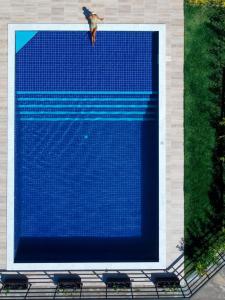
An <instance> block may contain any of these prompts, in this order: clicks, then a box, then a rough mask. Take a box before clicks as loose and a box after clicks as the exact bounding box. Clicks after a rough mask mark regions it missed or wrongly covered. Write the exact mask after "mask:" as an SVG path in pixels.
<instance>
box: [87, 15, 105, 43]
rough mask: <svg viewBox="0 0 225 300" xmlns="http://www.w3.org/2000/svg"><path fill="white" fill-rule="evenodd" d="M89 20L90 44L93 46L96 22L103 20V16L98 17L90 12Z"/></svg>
mask: <svg viewBox="0 0 225 300" xmlns="http://www.w3.org/2000/svg"><path fill="white" fill-rule="evenodd" d="M89 20H90V31H91V42H92V46H94V44H95V41H96V32H97V29H98V26H97V23H98V21H103V20H104V18H100V17H99V16H98V15H97V14H95V13H93V12H92V13H91V14H90V16H89Z"/></svg>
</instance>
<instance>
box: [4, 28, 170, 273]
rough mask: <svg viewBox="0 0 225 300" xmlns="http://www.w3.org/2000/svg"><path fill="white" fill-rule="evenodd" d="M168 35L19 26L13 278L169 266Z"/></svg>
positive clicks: (12, 113) (13, 71)
mask: <svg viewBox="0 0 225 300" xmlns="http://www.w3.org/2000/svg"><path fill="white" fill-rule="evenodd" d="M164 122H165V28H164V26H163V25H154V26H153V25H101V26H99V31H98V33H97V41H96V45H95V46H94V47H92V46H91V42H90V36H89V32H88V27H87V26H85V25H44V24H42V25H38V24H36V25H35V24H34V25H28V24H26V25H21V24H20V25H10V27H9V129H8V131H9V133H8V139H9V143H8V145H9V149H8V153H9V154H8V159H9V161H8V200H7V202H8V213H7V218H8V223H7V226H8V228H7V234H8V236H7V239H8V244H7V263H8V268H9V269H19V268H20V269H21V268H22V269H23V268H24V269H65V268H66V269H69V268H71V269H76V268H85V269H89V268H101V269H103V268H118V267H119V268H136V267H137V268H150V267H152V268H159V267H163V266H164V265H165V128H164V126H165V125H164Z"/></svg>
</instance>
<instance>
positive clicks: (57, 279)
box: [53, 274, 83, 299]
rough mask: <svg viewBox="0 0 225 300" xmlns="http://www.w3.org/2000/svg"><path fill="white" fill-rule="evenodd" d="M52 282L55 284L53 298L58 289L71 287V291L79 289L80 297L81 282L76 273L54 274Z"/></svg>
mask: <svg viewBox="0 0 225 300" xmlns="http://www.w3.org/2000/svg"><path fill="white" fill-rule="evenodd" d="M53 281H54V283H55V284H56V289H55V294H54V299H55V297H56V294H57V292H58V291H59V290H61V289H62V290H63V291H64V290H67V289H72V290H73V292H74V291H75V290H80V295H79V296H80V298H81V293H82V287H83V283H82V282H81V278H80V276H79V275H77V274H55V275H54V279H53Z"/></svg>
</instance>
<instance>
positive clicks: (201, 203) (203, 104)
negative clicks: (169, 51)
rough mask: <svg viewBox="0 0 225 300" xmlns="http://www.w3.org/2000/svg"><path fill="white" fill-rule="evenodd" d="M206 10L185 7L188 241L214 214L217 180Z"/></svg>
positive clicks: (185, 144) (186, 210)
mask: <svg viewBox="0 0 225 300" xmlns="http://www.w3.org/2000/svg"><path fill="white" fill-rule="evenodd" d="M206 10H207V8H206V7H204V6H203V7H199V6H198V7H193V6H186V7H185V68H184V73H185V104H184V106H185V108H184V112H185V120H184V128H185V129H184V136H185V143H184V146H185V148H184V151H185V183H184V190H185V238H186V239H188V238H189V237H188V234H187V229H189V230H190V231H193V230H196V224H195V226H194V223H196V221H197V220H200V219H202V220H203V222H204V220H205V219H206V218H207V217H206V211H207V210H209V211H210V210H211V204H210V200H209V196H208V192H209V189H210V185H211V184H212V180H213V161H212V156H213V150H214V148H215V143H216V141H215V129H214V128H212V126H211V124H210V110H211V109H212V103H211V101H210V97H209V92H208V90H209V79H208V78H209V75H210V67H209V63H210V54H209V48H210V46H211V45H210V43H211V36H210V34H211V33H210V32H209V30H208V29H207V26H206V21H207V18H208V17H207V13H206Z"/></svg>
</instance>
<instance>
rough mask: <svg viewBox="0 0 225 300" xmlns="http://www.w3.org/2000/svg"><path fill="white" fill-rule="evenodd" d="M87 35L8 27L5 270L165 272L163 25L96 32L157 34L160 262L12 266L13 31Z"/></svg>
mask: <svg viewBox="0 0 225 300" xmlns="http://www.w3.org/2000/svg"><path fill="white" fill-rule="evenodd" d="M16 30H45V31H48V30H55V31H64V30H67V31H84V30H85V31H88V30H89V27H88V25H87V24H9V25H8V168H7V269H8V270H65V269H67V270H69V269H70V270H72V269H73V270H82V269H86V270H93V269H95V270H103V269H127V270H128V269H164V268H166V126H165V123H166V25H165V24H100V25H99V26H98V30H99V31H101V30H102V31H158V32H159V59H158V63H159V262H126V263H125V262H112V263H110V262H101V263H89V262H88V263H14V179H15V178H14V129H15V120H14V111H15V86H14V85H15V31H16Z"/></svg>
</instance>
